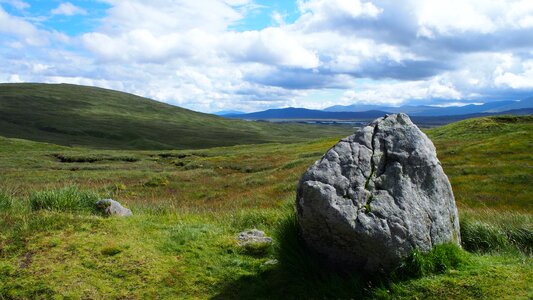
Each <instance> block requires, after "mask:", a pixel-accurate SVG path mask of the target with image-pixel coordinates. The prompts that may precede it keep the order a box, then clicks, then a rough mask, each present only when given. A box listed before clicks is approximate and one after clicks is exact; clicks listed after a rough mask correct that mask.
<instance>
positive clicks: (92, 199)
mask: <svg viewBox="0 0 533 300" xmlns="http://www.w3.org/2000/svg"><path fill="white" fill-rule="evenodd" d="M29 200H30V206H31V209H32V210H34V211H37V210H41V209H46V210H53V211H69V212H82V211H86V212H92V211H93V210H94V205H95V203H96V202H97V201H98V200H99V197H98V194H96V193H94V192H92V191H83V190H80V189H78V188H77V187H75V186H70V187H64V188H61V189H55V190H44V191H39V192H34V193H32V194H31V195H30V197H29Z"/></svg>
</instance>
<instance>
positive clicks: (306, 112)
mask: <svg viewBox="0 0 533 300" xmlns="http://www.w3.org/2000/svg"><path fill="white" fill-rule="evenodd" d="M517 106H518V105H517ZM369 107H373V108H376V107H377V106H366V108H369ZM508 107H512V106H508ZM382 108H384V107H382ZM416 108H417V109H421V107H416ZM395 112H398V111H396V110H392V111H380V110H369V111H361V112H333V111H322V110H312V109H305V108H294V107H289V108H281V109H269V110H265V111H260V112H255V113H249V114H242V115H227V116H225V117H226V118H238V119H244V120H269V121H274V122H283V121H287V122H289V121H291V122H302V121H316V122H320V121H325V120H338V121H356V122H366V121H370V120H373V119H375V118H379V117H382V116H383V115H385V114H388V113H395ZM458 112H459V111H458ZM462 112H463V114H453V112H452V111H450V110H443V111H441V112H435V113H433V114H429V115H423V114H420V113H417V112H416V110H415V109H414V107H413V109H412V110H411V112H408V114H409V115H410V116H411V119H412V120H413V122H415V123H416V124H417V125H420V126H437V125H443V124H448V123H451V122H457V121H460V120H464V119H470V118H476V117H485V116H490V115H494V114H512V115H527V114H533V108H520V109H512V110H507V111H498V112H486V113H471V112H470V110H469V109H468V108H466V107H465V109H464V110H462ZM442 113H448V114H446V115H443V114H442Z"/></svg>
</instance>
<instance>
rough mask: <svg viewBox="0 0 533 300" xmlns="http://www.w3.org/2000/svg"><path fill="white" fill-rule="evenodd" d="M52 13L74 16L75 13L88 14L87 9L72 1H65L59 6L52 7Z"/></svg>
mask: <svg viewBox="0 0 533 300" xmlns="http://www.w3.org/2000/svg"><path fill="white" fill-rule="evenodd" d="M51 13H52V14H53V15H64V16H73V15H85V14H87V11H86V10H85V9H83V8H81V7H78V6H76V5H74V4H72V3H70V2H64V3H61V4H59V6H58V7H57V8H54V9H52V11H51Z"/></svg>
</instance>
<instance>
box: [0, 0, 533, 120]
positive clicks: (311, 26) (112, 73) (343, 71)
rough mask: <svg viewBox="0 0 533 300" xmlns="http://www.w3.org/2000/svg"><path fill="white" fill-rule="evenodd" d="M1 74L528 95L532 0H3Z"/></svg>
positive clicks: (374, 100) (301, 91)
mask: <svg viewBox="0 0 533 300" xmlns="http://www.w3.org/2000/svg"><path fill="white" fill-rule="evenodd" d="M0 66H2V68H0V82H47V83H59V82H67V83H76V84H84V85H92V86H100V87H105V88H111V89H116V90H121V91H125V92H131V93H135V94H138V95H141V96H146V97H150V98H153V99H156V100H159V101H163V102H167V103H171V104H175V105H179V106H183V107H187V108H190V109H194V110H198V111H203V112H215V111H219V110H228V109H237V110H243V111H256V110H262V109H268V108H277V107H287V106H297V107H307V108H325V107H328V106H331V105H338V104H343V105H347V104H354V103H360V104H385V105H403V104H429V105H457V104H467V103H480V102H490V101H496V100H516V99H522V98H525V97H529V96H532V95H533V1H530V0H498V1H486V0H449V1H437V0H406V1H389V0H369V1H363V0H298V1H265V0H255V1H254V0H194V1H192V0H152V1H141V0H128V1H125V0H100V1H89V0H78V1H63V0H51V1H40V0H34V1H25V0H0Z"/></svg>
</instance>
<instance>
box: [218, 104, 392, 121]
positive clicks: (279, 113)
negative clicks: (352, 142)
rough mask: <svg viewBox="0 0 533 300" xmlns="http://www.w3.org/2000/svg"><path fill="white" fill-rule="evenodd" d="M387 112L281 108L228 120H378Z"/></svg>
mask: <svg viewBox="0 0 533 300" xmlns="http://www.w3.org/2000/svg"><path fill="white" fill-rule="evenodd" d="M386 113H387V112H385V111H379V110H370V111H364V112H334V111H323V110H314V109H307V108H295V107H289V108H279V109H269V110H265V111H260V112H254V113H249V114H232V115H226V116H225V117H228V118H235V119H245V120H267V119H360V118H378V117H382V116H383V115H384V114H386Z"/></svg>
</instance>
